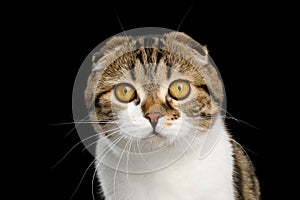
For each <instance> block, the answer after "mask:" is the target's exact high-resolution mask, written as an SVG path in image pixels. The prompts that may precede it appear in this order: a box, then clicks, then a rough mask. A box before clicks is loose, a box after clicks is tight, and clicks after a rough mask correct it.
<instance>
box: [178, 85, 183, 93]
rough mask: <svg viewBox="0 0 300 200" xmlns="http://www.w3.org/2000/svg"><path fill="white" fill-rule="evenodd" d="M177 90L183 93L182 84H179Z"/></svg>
mask: <svg viewBox="0 0 300 200" xmlns="http://www.w3.org/2000/svg"><path fill="white" fill-rule="evenodd" d="M177 88H178V91H179V92H181V89H182V85H181V84H178V85H177Z"/></svg>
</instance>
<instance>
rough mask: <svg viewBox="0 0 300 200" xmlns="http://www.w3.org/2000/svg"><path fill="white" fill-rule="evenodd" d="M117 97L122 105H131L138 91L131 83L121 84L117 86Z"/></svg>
mask: <svg viewBox="0 0 300 200" xmlns="http://www.w3.org/2000/svg"><path fill="white" fill-rule="evenodd" d="M114 92H115V96H116V98H117V99H118V100H119V101H121V102H122V103H129V102H131V101H133V100H134V99H135V97H136V91H135V89H134V87H133V86H132V85H130V84H129V83H119V84H117V85H116V86H115V90H114Z"/></svg>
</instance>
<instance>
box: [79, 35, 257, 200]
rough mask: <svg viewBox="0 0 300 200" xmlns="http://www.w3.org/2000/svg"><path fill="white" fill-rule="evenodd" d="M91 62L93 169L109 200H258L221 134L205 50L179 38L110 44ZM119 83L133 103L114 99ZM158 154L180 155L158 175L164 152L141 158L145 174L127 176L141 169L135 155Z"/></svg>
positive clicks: (237, 152) (245, 168)
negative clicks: (209, 140) (182, 94)
mask: <svg viewBox="0 0 300 200" xmlns="http://www.w3.org/2000/svg"><path fill="white" fill-rule="evenodd" d="M93 62H94V65H93V71H92V73H91V75H90V78H89V81H88V86H87V89H86V94H85V98H86V103H87V108H88V109H89V111H90V119H91V120H92V121H97V122H99V124H98V123H97V124H95V125H94V128H95V130H96V132H98V133H99V142H98V144H97V149H96V155H97V163H96V169H97V175H98V178H99V180H100V182H101V187H102V189H103V194H104V196H105V198H106V199H107V200H112V199H114V200H116V199H118V200H119V199H120V200H121V199H124V200H125V199H131V200H135V199H145V200H152V199H153V200H154V199H157V200H159V199H164V200H168V199H191V200H198V199H210V200H215V199H228V200H234V199H235V200H237V199H245V200H257V199H259V198H260V192H259V184H258V181H257V179H256V177H255V174H254V169H253V167H252V166H251V163H250V161H249V160H248V159H247V157H246V156H245V155H244V153H243V151H242V150H241V149H240V147H239V146H238V145H236V144H235V143H234V142H232V141H233V140H232V139H231V136H230V135H229V133H228V132H227V131H226V129H225V128H224V122H223V119H222V116H221V115H220V108H221V107H222V103H223V98H224V89H223V86H222V82H221V80H220V77H219V76H218V73H217V71H216V69H215V68H214V66H213V63H212V61H211V59H210V57H209V56H208V51H207V48H206V47H204V46H201V45H200V44H199V43H197V42H196V41H194V40H193V39H191V38H190V37H188V36H187V35H185V34H183V33H177V32H176V33H175V32H173V33H168V34H163V35H147V36H139V37H114V38H112V39H111V40H109V41H108V42H107V43H106V45H105V46H104V47H103V48H102V49H100V50H99V51H98V52H96V53H95V54H94V57H93ZM181 80H183V81H185V82H187V83H188V87H189V88H188V90H189V93H188V95H187V97H186V98H184V99H182V100H178V99H176V98H174V97H173V96H171V95H170V92H169V87H170V84H171V83H172V82H174V81H179V82H178V83H179V84H178V90H180V89H181V87H182V84H180V81H181ZM118 84H126V85H130V87H132V88H134V90H135V93H134V95H135V96H134V98H133V99H132V101H130V102H127V103H124V102H121V101H120V100H119V99H118V98H117V97H116V91H115V90H116V85H118ZM185 89H186V88H185ZM126 91H127V90H124V95H126ZM150 115H151V116H152V117H153V119H152V118H151V117H148V116H150ZM156 115H157V116H158V117H159V118H158V117H157V116H156ZM154 118H155V119H154ZM149 122H150V123H149ZM214 133H217V135H219V137H218V140H216V142H215V144H214V148H213V149H212V151H211V152H210V154H209V155H208V156H207V157H206V158H204V159H199V152H201V148H202V147H203V143H204V142H205V138H206V137H207V135H208V134H214ZM189 144H190V148H187V150H183V149H184V148H183V147H182V146H189ZM136 149H138V151H137V150H136ZM161 149H164V150H163V151H165V152H171V155H172V153H173V152H175V153H174V155H175V154H176V152H180V151H182V153H181V154H180V155H181V156H180V157H178V159H174V160H171V159H170V160H169V161H170V162H166V163H165V165H163V167H161V168H159V167H158V166H160V165H159V164H160V162H162V163H163V160H167V161H168V158H169V157H167V156H166V157H164V154H163V153H160V154H155V156H152V157H151V158H150V157H147V159H146V160H148V161H151V162H152V163H148V164H147V165H145V166H144V167H145V168H147V169H148V168H149V169H148V170H145V171H144V172H143V173H140V172H139V173H135V171H134V170H129V168H130V169H137V168H135V167H137V166H139V167H140V168H143V165H140V164H141V162H142V161H143V159H141V158H140V156H139V157H135V156H136V155H135V154H134V153H146V155H147V156H148V155H149V154H150V153H152V152H155V151H160V150H161ZM178 149H179V151H178ZM132 154H134V155H132ZM126 157H127V159H125V158H126ZM171 157H172V156H171ZM174 158H175V157H174ZM114 161H115V162H114ZM171 161H172V162H171ZM145 162H146V161H145ZM126 165H127V166H126ZM122 166H125V169H126V167H127V170H124V167H123V170H122ZM154 168H159V169H155V170H151V169H154Z"/></svg>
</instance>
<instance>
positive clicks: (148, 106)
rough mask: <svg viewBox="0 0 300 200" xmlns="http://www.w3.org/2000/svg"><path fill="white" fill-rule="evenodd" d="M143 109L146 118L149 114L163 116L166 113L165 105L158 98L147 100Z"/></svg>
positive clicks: (143, 104) (143, 103)
mask: <svg viewBox="0 0 300 200" xmlns="http://www.w3.org/2000/svg"><path fill="white" fill-rule="evenodd" d="M141 108H142V111H143V114H144V116H145V115H147V114H149V113H160V115H161V116H163V115H165V113H166V108H165V106H164V103H163V102H161V101H160V100H159V99H158V98H154V97H151V98H148V99H145V101H143V102H142V106H141Z"/></svg>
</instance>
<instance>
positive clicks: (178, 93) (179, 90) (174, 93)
mask: <svg viewBox="0 0 300 200" xmlns="http://www.w3.org/2000/svg"><path fill="white" fill-rule="evenodd" d="M190 90H191V88H190V84H189V81H187V80H182V79H178V80H175V81H173V82H172V83H171V84H170V86H169V95H170V96H171V97H172V98H173V99H175V100H183V99H185V98H187V97H188V96H189V94H190Z"/></svg>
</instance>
